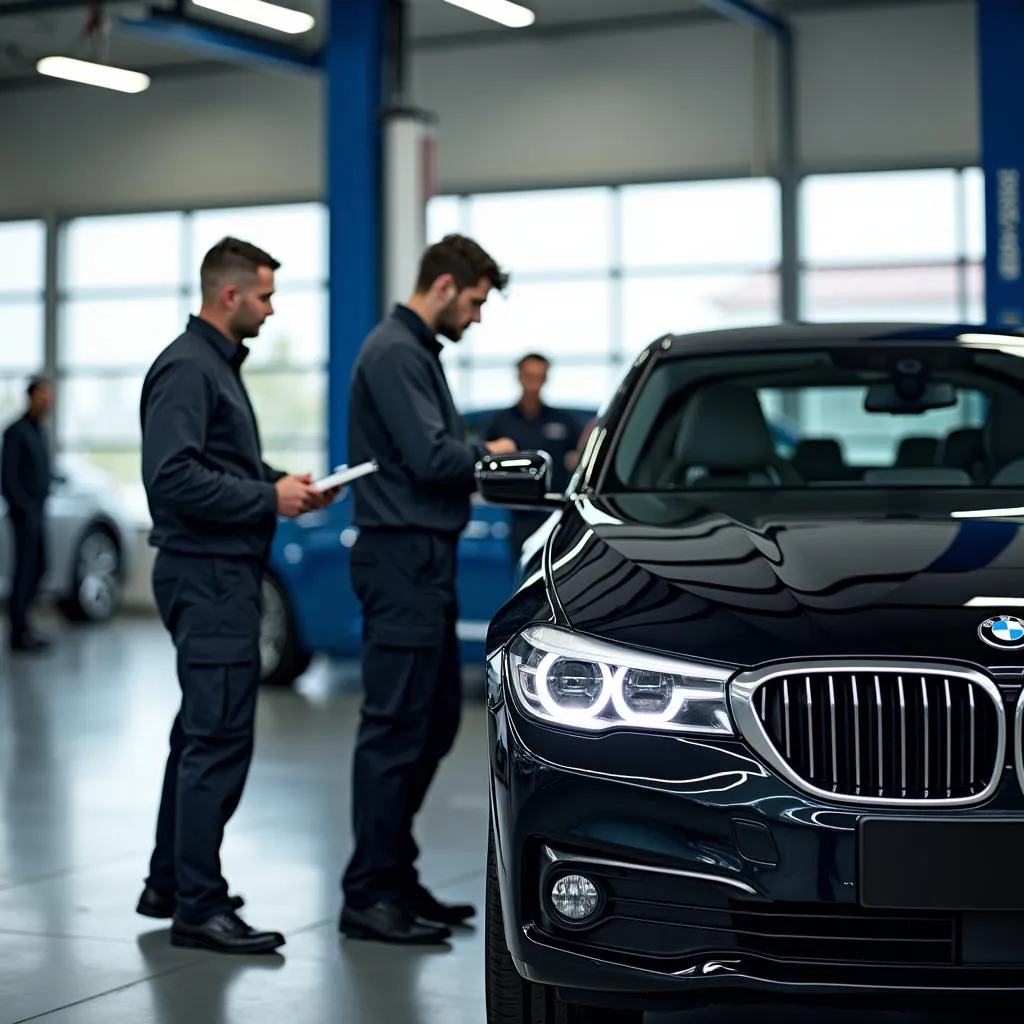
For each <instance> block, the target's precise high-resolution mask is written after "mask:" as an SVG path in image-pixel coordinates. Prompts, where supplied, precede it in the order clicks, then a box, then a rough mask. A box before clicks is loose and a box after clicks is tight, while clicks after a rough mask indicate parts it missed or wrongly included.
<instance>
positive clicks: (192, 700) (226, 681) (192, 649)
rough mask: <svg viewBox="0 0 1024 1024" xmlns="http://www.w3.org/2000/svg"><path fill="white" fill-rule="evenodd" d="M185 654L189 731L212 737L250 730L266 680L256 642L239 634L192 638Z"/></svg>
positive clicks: (184, 718)
mask: <svg viewBox="0 0 1024 1024" xmlns="http://www.w3.org/2000/svg"><path fill="white" fill-rule="evenodd" d="M183 653H184V661H185V664H184V666H183V667H184V668H185V673H184V679H183V686H182V726H183V727H184V729H185V732H186V733H187V734H189V735H192V736H201V737H206V738H213V737H231V736H239V735H244V734H246V733H248V732H249V731H250V730H251V729H252V725H253V718H254V715H255V712H256V697H257V691H258V689H259V681H260V680H259V659H258V657H257V649H256V645H255V643H254V641H253V640H251V639H248V638H245V637H233V636H200V637H192V638H191V639H189V640H188V641H186V644H185V651H184V652H183Z"/></svg>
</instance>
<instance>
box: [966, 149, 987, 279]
mask: <svg viewBox="0 0 1024 1024" xmlns="http://www.w3.org/2000/svg"><path fill="white" fill-rule="evenodd" d="M963 189H964V221H965V223H964V239H965V245H964V249H965V252H964V255H965V256H966V257H967V258H968V259H969V260H984V259H985V249H986V239H985V172H984V171H982V169H981V168H980V167H968V168H967V169H966V170H965V171H964V174H963Z"/></svg>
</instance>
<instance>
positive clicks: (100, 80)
mask: <svg viewBox="0 0 1024 1024" xmlns="http://www.w3.org/2000/svg"><path fill="white" fill-rule="evenodd" d="M36 71H38V72H39V74H41V75H48V76H49V77H50V78H63V79H66V80H67V81H69V82H81V83H82V85H97V86H99V87H100V88H101V89H114V90H116V91H117V92H144V91H145V90H146V89H148V88H149V75H144V74H142V72H140V71H126V70H125V69H124V68H112V67H110V65H109V64H94V63H93V62H92V61H88V60H76V59H75V58H74V57H43V58H42V60H40V61H38V62H37V64H36Z"/></svg>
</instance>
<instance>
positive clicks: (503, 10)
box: [447, 0, 534, 28]
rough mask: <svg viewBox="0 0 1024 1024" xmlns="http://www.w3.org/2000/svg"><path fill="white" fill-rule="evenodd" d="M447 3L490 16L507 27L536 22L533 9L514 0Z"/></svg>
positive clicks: (523, 26)
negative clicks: (513, 0) (515, 2)
mask: <svg viewBox="0 0 1024 1024" xmlns="http://www.w3.org/2000/svg"><path fill="white" fill-rule="evenodd" d="M447 3H450V4H451V5H452V6H453V7H461V8H462V9H463V10H464V11H471V12H472V13H473V14H479V15H480V17H481V18H490V19H491V21H496V22H498V24H499V25H504V26H505V27H506V28H526V27H527V26H528V25H532V24H533V22H534V13H533V11H531V10H530V9H529V8H528V7H524V6H523V5H522V4H514V3H512V0H447Z"/></svg>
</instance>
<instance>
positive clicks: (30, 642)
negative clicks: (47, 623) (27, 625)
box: [10, 631, 50, 654]
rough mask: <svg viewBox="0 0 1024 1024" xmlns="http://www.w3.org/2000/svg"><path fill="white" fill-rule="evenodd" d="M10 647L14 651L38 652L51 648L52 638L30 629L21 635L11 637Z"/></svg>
mask: <svg viewBox="0 0 1024 1024" xmlns="http://www.w3.org/2000/svg"><path fill="white" fill-rule="evenodd" d="M10 647H11V650H12V651H19V652H22V653H25V654H38V653H41V652H42V651H45V650H48V649H49V647H50V640H49V639H48V638H47V637H45V636H40V635H39V634H38V633H33V632H31V631H30V632H28V633H24V634H22V635H21V636H12V637H11V639H10Z"/></svg>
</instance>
